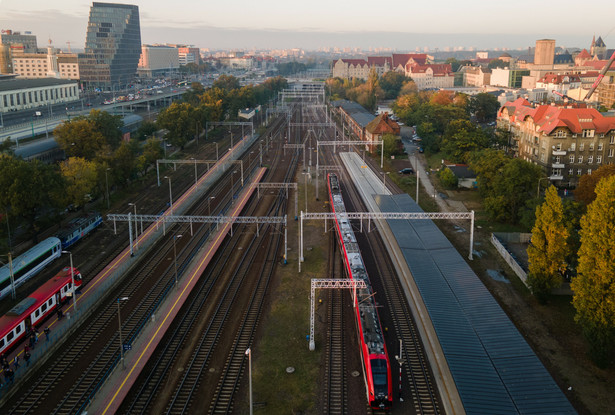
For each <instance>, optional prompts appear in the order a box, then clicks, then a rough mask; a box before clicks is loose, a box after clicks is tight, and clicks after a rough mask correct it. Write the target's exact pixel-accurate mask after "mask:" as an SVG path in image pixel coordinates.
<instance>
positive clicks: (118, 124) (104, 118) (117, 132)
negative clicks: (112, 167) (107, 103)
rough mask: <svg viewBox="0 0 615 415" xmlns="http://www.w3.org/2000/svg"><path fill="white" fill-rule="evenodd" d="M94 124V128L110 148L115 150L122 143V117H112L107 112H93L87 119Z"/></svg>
mask: <svg viewBox="0 0 615 415" xmlns="http://www.w3.org/2000/svg"><path fill="white" fill-rule="evenodd" d="M86 119H87V120H89V121H91V122H92V123H93V124H94V128H95V129H96V131H98V132H99V133H100V134H102V136H103V137H104V138H105V141H106V142H107V144H108V145H109V147H110V148H111V149H112V150H114V149H116V148H117V147H118V146H119V145H120V141H122V127H123V126H124V121H122V116H121V115H111V114H109V113H108V112H107V111H99V110H92V111H90V114H89V115H88V116H87V118H86Z"/></svg>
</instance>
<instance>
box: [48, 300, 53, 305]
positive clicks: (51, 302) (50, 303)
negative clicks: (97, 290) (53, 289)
mask: <svg viewBox="0 0 615 415" xmlns="http://www.w3.org/2000/svg"><path fill="white" fill-rule="evenodd" d="M47 304H49V305H50V306H51V305H52V304H53V298H50V299H49V301H47Z"/></svg>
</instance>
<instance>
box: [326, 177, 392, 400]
mask: <svg viewBox="0 0 615 415" xmlns="http://www.w3.org/2000/svg"><path fill="white" fill-rule="evenodd" d="M327 184H328V188H329V201H330V203H331V209H332V210H333V213H334V214H335V228H336V231H337V232H336V233H337V237H338V241H339V243H340V249H341V251H342V257H343V259H344V265H345V268H346V272H347V274H348V277H349V278H351V279H353V280H357V281H363V282H364V283H365V285H366V286H367V288H363V289H357V290H356V297H355V299H354V302H355V304H354V306H355V307H354V309H355V314H356V318H355V322H356V324H357V335H358V338H359V343H360V345H361V360H362V362H363V376H364V378H365V385H366V388H367V399H368V402H369V405H370V407H372V408H373V409H379V410H389V409H391V406H392V405H393V385H392V383H391V365H390V363H389V358H388V354H387V350H386V344H385V341H384V335H383V333H382V328H381V325H380V318H379V317H378V310H377V309H376V302H375V300H374V296H373V292H372V288H371V284H370V281H369V277H368V275H367V271H366V269H365V264H364V263H363V258H362V257H361V251H360V250H359V245H358V244H357V240H356V237H355V235H354V231H353V230H352V226H351V224H350V221H349V220H348V218H345V217H343V215H344V214H345V213H346V207H345V205H344V200H343V199H342V193H341V191H340V186H339V181H338V178H337V175H335V174H331V173H330V174H329V175H328V176H327Z"/></svg>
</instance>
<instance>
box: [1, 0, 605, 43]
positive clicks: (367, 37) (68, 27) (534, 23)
mask: <svg viewBox="0 0 615 415" xmlns="http://www.w3.org/2000/svg"><path fill="white" fill-rule="evenodd" d="M118 3H123V4H134V5H137V6H139V10H140V16H141V31H142V41H143V43H167V42H168V43H187V44H194V45H195V46H197V47H200V48H210V49H233V48H235V49H252V48H258V49H277V48H293V47H296V48H303V49H319V48H322V47H340V48H346V47H358V48H361V49H368V48H376V47H385V48H391V49H398V50H414V49H416V48H417V47H418V48H421V49H422V48H424V47H428V48H430V50H434V49H435V48H440V49H443V48H445V47H451V48H454V47H464V48H466V49H467V48H471V47H472V48H475V49H495V48H500V49H501V48H508V49H523V48H527V47H529V46H533V45H534V42H535V40H536V39H540V38H552V39H556V41H557V45H558V46H563V47H581V48H587V47H589V43H590V42H591V38H592V37H593V36H594V35H595V36H596V37H597V36H602V38H603V39H604V41H605V42H606V43H607V46H608V45H609V40H610V35H611V32H612V31H613V29H615V27H613V23H612V21H610V20H609V19H610V16H612V12H615V5H614V4H612V3H607V2H602V3H604V4H603V5H602V7H601V8H600V7H596V8H592V9H588V8H583V7H578V2H572V1H571V0H564V1H562V2H559V3H558V7H557V8H555V9H553V10H549V12H548V15H545V14H542V13H539V11H536V10H535V7H533V6H534V5H535V3H534V2H530V1H528V0H521V1H519V2H518V3H517V4H515V7H514V8H513V7H508V6H507V5H505V4H493V5H492V4H490V5H489V8H488V9H486V8H485V7H484V3H482V2H479V1H476V0H470V1H469V2H465V3H463V4H459V3H457V2H452V1H449V0H443V1H441V2H440V3H439V7H438V9H437V10H436V9H435V8H433V7H432V8H429V7H428V5H427V4H413V5H412V6H410V5H409V4H407V3H404V2H402V1H401V0H392V1H391V2H389V3H387V6H386V9H385V8H382V7H380V8H379V9H378V10H379V11H380V12H381V13H376V14H375V13H374V5H373V2H367V1H366V0H357V1H355V2H353V4H352V6H348V5H342V4H337V3H326V2H325V1H323V0H313V1H312V2H310V5H309V7H306V6H305V5H301V4H294V3H282V2H279V1H275V0H265V2H260V3H258V4H255V3H252V2H247V1H245V0H235V1H234V2H233V3H232V4H229V3H225V5H219V6H211V5H209V4H203V3H200V2H196V1H191V0H179V1H176V2H174V7H172V8H169V7H168V5H169V3H168V2H163V1H162V0H135V1H126V2H118ZM599 3H601V2H599ZM91 5H92V2H84V1H83V0H56V1H55V2H54V3H53V7H52V8H50V7H49V3H48V2H44V1H42V0H30V1H28V2H23V1H18V0H0V28H1V29H12V30H17V31H22V32H23V31H31V32H32V33H33V34H35V35H37V37H38V42H39V46H44V45H45V44H47V42H48V39H51V40H52V42H53V44H54V45H56V46H57V47H61V48H66V44H67V42H70V44H71V46H72V47H73V48H74V49H83V46H84V44H85V33H86V27H87V21H88V13H89V8H90V6H91ZM470 10H471V11H470ZM571 10H574V11H575V12H574V15H573V14H572V13H571ZM595 10H600V13H596V12H595ZM374 15H375V16H377V17H374ZM199 16H203V17H202V18H200V17H199ZM458 16H463V18H462V19H459V18H458ZM504 17H505V21H503V19H504ZM573 19H574V21H577V22H580V21H583V22H585V23H586V22H588V21H589V22H592V24H591V25H588V24H583V25H572V23H571V22H572V20H573Z"/></svg>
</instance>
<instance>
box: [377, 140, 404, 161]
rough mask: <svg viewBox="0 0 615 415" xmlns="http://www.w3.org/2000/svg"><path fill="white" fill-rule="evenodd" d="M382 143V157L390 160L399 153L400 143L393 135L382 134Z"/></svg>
mask: <svg viewBox="0 0 615 415" xmlns="http://www.w3.org/2000/svg"><path fill="white" fill-rule="evenodd" d="M382 141H383V142H384V143H383V144H384V157H386V158H390V157H391V156H393V155H396V154H398V153H399V145H400V143H401V142H400V139H399V137H398V136H396V135H394V134H383V136H382ZM379 147H380V146H379ZM378 150H380V149H378Z"/></svg>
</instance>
